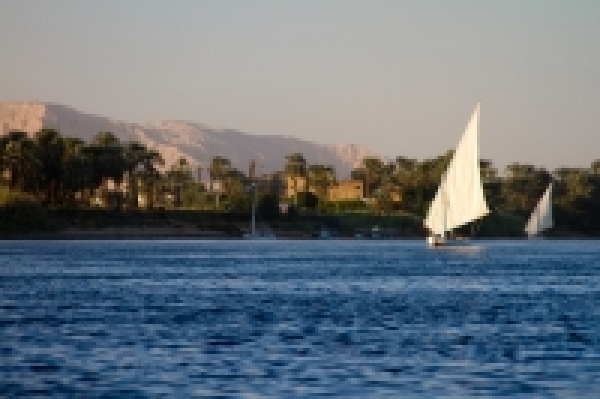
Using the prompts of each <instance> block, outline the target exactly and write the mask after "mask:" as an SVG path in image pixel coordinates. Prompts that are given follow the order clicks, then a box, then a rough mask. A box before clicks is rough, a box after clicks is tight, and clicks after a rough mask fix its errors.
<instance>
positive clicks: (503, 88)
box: [0, 0, 600, 170]
mask: <svg viewBox="0 0 600 399" xmlns="http://www.w3.org/2000/svg"><path fill="white" fill-rule="evenodd" d="M598 38H600V1H596V0H574V1H564V0H526V1H523V0H497V1H495V0H452V1H446V0H435V1H434V0H418V1H413V0H369V1H367V0H364V1H357V0H302V1H292V0H252V1H249V0H237V1H235V0H212V1H208V0H205V1H203V0H170V1H162V0H128V1H121V0H102V1H96V0H53V1H38V0H2V1H1V2H0V101H34V100H35V101H45V102H53V103H60V104H64V105H68V106H71V107H73V108H76V109H78V110H80V111H82V112H86V113H92V114H98V115H102V116H107V117H110V118H113V119H119V120H123V121H128V122H147V121H156V120H185V121H190V122H197V123H203V124H206V125H208V126H210V127H216V128H221V127H226V128H232V129H236V130H240V131H244V132H247V133H252V134H261V135H263V134H264V135H283V136H292V137H297V138H300V139H306V140H309V141H314V142H319V143H331V144H342V143H343V144H347V143H354V144H359V145H362V146H365V147H366V148H368V149H370V150H372V151H374V152H376V153H378V154H381V155H382V156H386V157H391V158H394V157H396V156H405V157H410V158H415V159H419V160H422V159H425V158H431V157H435V156H438V155H441V154H442V153H444V152H445V151H447V150H449V149H453V148H454V147H455V146H456V145H457V143H458V140H459V138H460V136H461V134H462V132H463V130H464V128H465V126H466V124H467V122H468V119H469V117H470V115H471V113H472V111H473V109H474V107H475V104H476V103H477V102H478V101H479V102H481V125H480V126H481V130H480V155H481V157H482V158H486V159H490V160H492V162H493V163H494V165H495V166H496V167H498V168H499V169H500V170H503V169H504V167H505V166H506V165H507V164H509V163H512V162H520V163H529V164H533V165H536V166H539V167H545V168H548V169H550V170H553V169H555V168H558V167H561V166H569V167H588V166H589V165H590V163H591V162H592V161H593V160H595V159H600V40H599V39H598Z"/></svg>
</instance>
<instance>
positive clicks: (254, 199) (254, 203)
mask: <svg viewBox="0 0 600 399" xmlns="http://www.w3.org/2000/svg"><path fill="white" fill-rule="evenodd" d="M252 189H253V191H254V193H253V196H252V225H251V234H252V236H253V237H254V236H255V235H256V196H257V191H258V190H257V189H256V183H252Z"/></svg>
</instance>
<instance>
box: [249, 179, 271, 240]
mask: <svg viewBox="0 0 600 399" xmlns="http://www.w3.org/2000/svg"><path fill="white" fill-rule="evenodd" d="M251 187H252V191H253V193H252V220H251V222H250V233H247V234H244V238H246V239H250V240H274V239H276V238H277V237H276V236H275V234H273V233H270V232H260V231H258V230H257V229H256V208H257V206H258V186H257V184H256V182H255V183H252V186H251Z"/></svg>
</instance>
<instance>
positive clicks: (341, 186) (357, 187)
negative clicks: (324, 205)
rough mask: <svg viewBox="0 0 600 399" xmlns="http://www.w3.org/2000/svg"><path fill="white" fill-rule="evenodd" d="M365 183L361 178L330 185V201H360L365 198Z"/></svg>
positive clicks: (328, 194)
mask: <svg viewBox="0 0 600 399" xmlns="http://www.w3.org/2000/svg"><path fill="white" fill-rule="evenodd" d="M363 194H364V185H363V182H362V181H361V180H342V181H340V182H338V184H337V185H335V186H331V187H329V190H328V192H327V199H328V200H329V201H352V200H357V201H360V200H362V199H363Z"/></svg>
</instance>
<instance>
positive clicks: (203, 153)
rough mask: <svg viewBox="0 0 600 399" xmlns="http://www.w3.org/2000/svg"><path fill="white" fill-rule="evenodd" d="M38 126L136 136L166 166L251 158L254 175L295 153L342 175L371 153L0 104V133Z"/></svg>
mask: <svg viewBox="0 0 600 399" xmlns="http://www.w3.org/2000/svg"><path fill="white" fill-rule="evenodd" d="M43 127H46V128H54V129H57V130H58V131H59V132H60V133H61V135H63V136H69V137H78V138H81V139H83V140H85V141H86V142H88V141H90V139H91V138H92V137H94V136H95V135H96V134H97V133H99V132H112V133H113V134H115V136H117V137H118V138H119V139H120V140H121V141H123V142H126V141H129V140H137V141H139V142H141V143H142V144H144V145H145V146H146V147H148V148H152V149H156V150H158V151H159V152H160V153H161V154H162V156H163V158H164V160H165V163H166V165H170V164H172V163H174V162H175V161H176V160H177V159H179V157H185V158H187V160H188V162H190V164H191V165H192V166H194V167H197V166H207V165H208V164H210V160H211V159H212V157H214V156H217V155H220V156H223V157H225V158H228V159H230V160H231V163H232V165H233V166H234V167H236V168H238V169H239V170H241V171H244V172H247V171H248V165H249V163H250V161H251V160H252V159H255V160H256V162H257V165H258V167H259V168H258V170H257V172H259V173H269V172H272V171H276V170H281V169H282V168H283V165H284V164H285V157H286V156H287V155H289V154H291V153H294V152H300V153H302V154H303V155H304V157H305V158H306V160H307V162H308V163H309V164H311V163H320V164H329V165H333V166H334V167H335V170H336V173H337V175H338V177H340V178H345V177H348V176H349V174H350V170H352V168H354V167H356V166H358V165H359V164H360V162H361V160H362V159H363V157H365V156H377V155H376V154H374V153H372V152H371V151H369V150H367V149H366V148H363V147H361V146H358V145H354V144H339V145H328V144H319V143H313V142H309V141H305V140H300V139H296V138H292V137H284V136H272V135H255V134H249V133H244V132H240V131H236V130H232V129H214V128H210V127H207V126H205V125H202V124H198V123H191V122H182V121H160V122H151V123H131V122H123V121H117V120H113V119H110V118H107V117H103V116H97V115H90V114H85V113H82V112H79V111H77V110H75V109H73V108H70V107H67V106H64V105H60V104H52V103H44V102H0V129H1V130H0V135H3V134H6V133H8V132H9V131H11V130H21V131H25V132H27V133H30V134H33V133H34V132H36V131H38V130H40V129H41V128H43Z"/></svg>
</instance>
